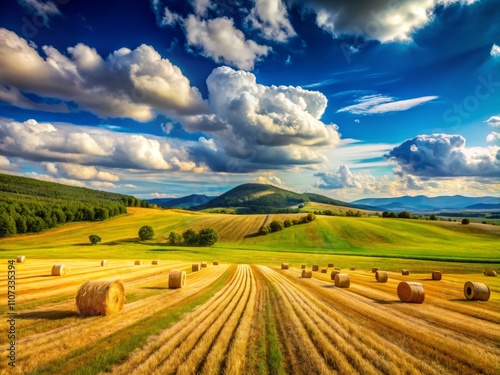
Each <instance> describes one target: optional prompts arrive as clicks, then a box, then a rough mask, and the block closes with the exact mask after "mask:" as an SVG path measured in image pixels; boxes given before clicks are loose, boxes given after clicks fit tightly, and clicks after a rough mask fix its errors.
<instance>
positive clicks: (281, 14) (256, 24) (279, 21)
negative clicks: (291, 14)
mask: <svg viewBox="0 0 500 375" xmlns="http://www.w3.org/2000/svg"><path fill="white" fill-rule="evenodd" d="M246 21H247V22H248V24H249V25H250V26H251V27H253V28H255V29H258V30H260V32H261V35H262V36H263V37H264V38H266V39H269V40H274V41H277V42H286V41H288V39H290V38H291V37H293V36H295V35H296V33H295V30H294V29H293V27H292V25H291V23H290V21H289V19H288V12H287V9H286V6H285V4H284V3H283V2H282V1H281V0H255V4H254V7H253V8H252V10H251V11H250V14H249V15H248V16H247V18H246Z"/></svg>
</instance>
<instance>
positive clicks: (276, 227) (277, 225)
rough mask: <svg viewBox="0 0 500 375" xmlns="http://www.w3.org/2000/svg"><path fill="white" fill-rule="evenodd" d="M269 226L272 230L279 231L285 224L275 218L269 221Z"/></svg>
mask: <svg viewBox="0 0 500 375" xmlns="http://www.w3.org/2000/svg"><path fill="white" fill-rule="evenodd" d="M269 228H270V229H271V232H278V231H280V230H282V229H283V224H282V223H281V221H278V220H273V221H271V223H269Z"/></svg>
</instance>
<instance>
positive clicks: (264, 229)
mask: <svg viewBox="0 0 500 375" xmlns="http://www.w3.org/2000/svg"><path fill="white" fill-rule="evenodd" d="M269 231H270V229H269V225H264V226H263V227H262V228H260V229H259V234H262V235H266V234H268V233H269Z"/></svg>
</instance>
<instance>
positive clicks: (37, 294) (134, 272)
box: [16, 261, 180, 306]
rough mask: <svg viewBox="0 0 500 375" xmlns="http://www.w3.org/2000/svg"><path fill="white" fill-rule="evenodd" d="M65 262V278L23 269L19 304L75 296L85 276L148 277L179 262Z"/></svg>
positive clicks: (113, 278)
mask: <svg viewBox="0 0 500 375" xmlns="http://www.w3.org/2000/svg"><path fill="white" fill-rule="evenodd" d="M30 265H31V263H30ZM64 265H65V266H68V265H69V268H70V270H71V271H70V272H68V273H66V274H65V275H64V282H61V280H60V279H59V277H46V276H47V275H48V274H47V272H44V273H40V272H36V271H35V272H32V271H30V270H29V269H26V270H23V272H22V273H23V274H25V277H23V278H20V279H18V280H17V287H18V288H17V289H18V291H17V301H16V303H17V305H18V306H22V305H23V304H26V303H31V302H34V301H36V302H37V303H43V300H47V299H50V298H55V297H58V298H60V297H63V296H70V295H73V296H74V292H75V290H76V289H77V288H78V286H80V285H81V283H82V280H85V279H94V280H100V279H105V280H115V279H120V280H122V281H129V282H130V281H134V280H144V279H145V277H150V276H154V275H157V276H159V275H161V274H164V273H165V270H168V269H169V268H170V267H171V266H172V265H180V264H179V263H173V262H172V263H170V264H165V265H163V266H159V267H158V268H156V267H155V268H153V267H134V266H133V265H129V266H126V265H125V266H124V265H119V266H107V267H105V268H104V267H100V266H99V265H96V264H95V263H94V265H93V266H92V267H81V266H78V263H77V262H75V261H71V262H65V263H64ZM50 272H51V270H50V268H49V274H50ZM26 275H29V276H26Z"/></svg>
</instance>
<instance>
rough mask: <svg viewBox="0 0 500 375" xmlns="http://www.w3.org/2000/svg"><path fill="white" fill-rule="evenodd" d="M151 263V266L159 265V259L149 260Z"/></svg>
mask: <svg viewBox="0 0 500 375" xmlns="http://www.w3.org/2000/svg"><path fill="white" fill-rule="evenodd" d="M151 264H152V265H153V266H159V265H160V261H159V260H153V261H152V262H151Z"/></svg>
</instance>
